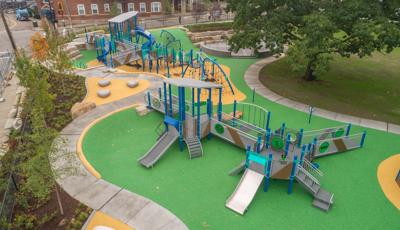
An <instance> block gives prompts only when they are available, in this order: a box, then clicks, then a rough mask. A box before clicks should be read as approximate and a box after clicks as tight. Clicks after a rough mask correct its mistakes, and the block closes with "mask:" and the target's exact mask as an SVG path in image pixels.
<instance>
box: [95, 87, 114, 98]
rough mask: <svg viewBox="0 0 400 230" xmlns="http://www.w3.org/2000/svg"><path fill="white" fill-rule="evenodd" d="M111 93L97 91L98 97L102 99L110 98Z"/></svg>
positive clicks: (102, 90) (108, 91)
mask: <svg viewBox="0 0 400 230" xmlns="http://www.w3.org/2000/svg"><path fill="white" fill-rule="evenodd" d="M110 94H111V91H110V90H109V89H100V90H97V96H99V97H101V98H106V97H108V96H110Z"/></svg>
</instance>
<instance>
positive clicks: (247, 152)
mask: <svg viewBox="0 0 400 230" xmlns="http://www.w3.org/2000/svg"><path fill="white" fill-rule="evenodd" d="M249 155H250V145H247V148H246V162H245V164H244V166H245V168H248V167H249Z"/></svg>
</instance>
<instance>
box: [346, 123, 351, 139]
mask: <svg viewBox="0 0 400 230" xmlns="http://www.w3.org/2000/svg"><path fill="white" fill-rule="evenodd" d="M350 129H351V123H349V124H348V125H347V129H346V137H348V136H349V134H350Z"/></svg>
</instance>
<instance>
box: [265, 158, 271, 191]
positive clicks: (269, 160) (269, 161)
mask: <svg viewBox="0 0 400 230" xmlns="http://www.w3.org/2000/svg"><path fill="white" fill-rule="evenodd" d="M271 164H272V153H270V154H269V156H268V163H267V173H266V177H265V184H264V192H267V191H268V185H269V178H270V176H271Z"/></svg>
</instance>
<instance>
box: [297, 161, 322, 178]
mask: <svg viewBox="0 0 400 230" xmlns="http://www.w3.org/2000/svg"><path fill="white" fill-rule="evenodd" d="M304 165H305V166H306V167H307V168H310V169H311V170H313V172H316V173H317V174H318V176H320V177H323V176H324V173H323V172H322V171H321V170H319V169H318V168H316V167H315V166H314V165H313V164H312V163H311V162H310V161H308V160H307V159H306V158H304V159H303V166H302V167H303V168H304V169H306V168H305V167H304ZM306 170H307V169H306Z"/></svg>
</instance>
